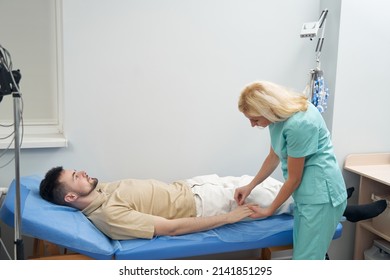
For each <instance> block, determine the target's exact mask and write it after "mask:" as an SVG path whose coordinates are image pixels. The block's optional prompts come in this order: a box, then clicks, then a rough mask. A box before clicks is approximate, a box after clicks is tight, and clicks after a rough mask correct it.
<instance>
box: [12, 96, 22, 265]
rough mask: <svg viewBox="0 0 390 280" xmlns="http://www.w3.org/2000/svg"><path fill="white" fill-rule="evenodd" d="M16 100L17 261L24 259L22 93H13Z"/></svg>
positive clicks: (15, 242)
mask: <svg viewBox="0 0 390 280" xmlns="http://www.w3.org/2000/svg"><path fill="white" fill-rule="evenodd" d="M12 96H13V100H14V128H15V139H14V144H15V183H16V186H15V187H16V188H15V190H16V193H15V241H14V245H15V259H17V260H23V259H24V244H23V239H22V237H21V210H20V134H19V129H20V114H21V111H20V93H19V92H17V93H13V94H12Z"/></svg>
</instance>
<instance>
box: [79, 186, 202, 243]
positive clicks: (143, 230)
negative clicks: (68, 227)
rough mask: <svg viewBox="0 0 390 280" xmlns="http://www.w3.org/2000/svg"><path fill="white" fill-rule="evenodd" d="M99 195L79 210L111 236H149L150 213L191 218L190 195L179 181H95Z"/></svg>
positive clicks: (193, 202)
mask: <svg viewBox="0 0 390 280" xmlns="http://www.w3.org/2000/svg"><path fill="white" fill-rule="evenodd" d="M96 191H98V192H99V196H98V198H97V199H96V200H94V201H93V202H92V203H91V204H90V205H89V206H88V207H86V208H85V209H84V210H83V211H82V212H83V214H84V215H86V216H87V218H88V219H89V220H91V221H92V222H93V223H94V224H95V226H96V227H97V228H98V229H99V230H101V231H102V232H103V233H105V234H106V235H107V236H109V237H111V238H112V239H132V238H148V239H150V238H152V237H153V235H154V222H153V216H160V217H164V218H167V219H175V218H183V217H195V216H196V207H195V200H194V194H193V193H192V191H191V189H190V188H189V187H188V186H187V185H186V184H184V183H182V182H174V183H172V184H166V183H163V182H160V181H157V180H137V179H126V180H121V181H116V182H111V183H99V184H98V186H97V187H96Z"/></svg>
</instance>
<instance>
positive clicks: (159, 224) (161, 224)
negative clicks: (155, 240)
mask: <svg viewBox="0 0 390 280" xmlns="http://www.w3.org/2000/svg"><path fill="white" fill-rule="evenodd" d="M251 214H253V211H252V210H250V209H249V208H248V207H247V206H246V205H243V206H239V207H237V208H236V209H234V210H233V211H231V212H229V213H226V214H221V215H217V216H211V217H192V218H179V219H172V220H169V219H165V218H162V217H158V216H154V217H153V219H154V235H181V234H187V233H192V232H198V231H204V230H209V229H213V228H217V227H220V226H223V225H226V224H232V223H236V222H238V221H241V220H242V219H244V218H246V217H248V216H250V215H251Z"/></svg>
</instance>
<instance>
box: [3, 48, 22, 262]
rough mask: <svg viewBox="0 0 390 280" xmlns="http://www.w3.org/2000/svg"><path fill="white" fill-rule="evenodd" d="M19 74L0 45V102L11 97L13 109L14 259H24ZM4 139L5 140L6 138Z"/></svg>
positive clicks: (9, 56) (7, 53) (10, 135)
mask: <svg viewBox="0 0 390 280" xmlns="http://www.w3.org/2000/svg"><path fill="white" fill-rule="evenodd" d="M20 79H21V74H20V71H19V70H12V60H11V55H10V54H9V52H8V51H7V50H6V49H5V48H3V46H1V45H0V102H1V101H2V100H3V97H4V96H6V95H12V97H13V101H14V102H13V109H14V123H13V125H14V131H13V132H12V133H11V134H9V135H8V136H7V137H12V136H13V140H12V142H13V143H14V152H15V155H14V159H15V183H16V191H15V215H14V219H15V240H14V246H15V247H14V249H15V254H14V255H15V259H24V256H23V255H24V252H23V251H24V246H23V240H22V238H21V207H20V164H19V161H20V159H19V157H20V145H21V141H20V133H19V128H20V120H21V119H22V110H21V103H20V99H21V97H22V94H21V93H20V91H19V81H20ZM7 137H6V138H7ZM12 142H11V143H12Z"/></svg>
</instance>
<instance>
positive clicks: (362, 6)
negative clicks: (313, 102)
mask: <svg viewBox="0 0 390 280" xmlns="http://www.w3.org/2000/svg"><path fill="white" fill-rule="evenodd" d="M389 9H390V3H389V2H388V1H383V0H373V1H364V0H359V1H355V0H343V1H342V5H341V20H340V38H339V46H338V59H337V75H336V83H335V84H336V88H335V91H336V94H335V101H334V113H333V129H332V134H333V142H334V145H335V151H336V155H337V158H338V159H339V161H340V164H344V159H345V157H346V156H347V155H348V154H352V153H377V152H378V153H381V152H387V153H388V152H389V150H390V126H389V121H390V110H389V108H388V107H389V104H390V90H389V88H388V87H387V81H388V79H389V77H388V75H389V65H390V54H389V51H388V50H390V32H389V30H390V18H389V17H388V14H387V12H388V11H389ZM344 178H345V180H346V183H347V186H348V187H358V186H359V178H358V176H357V175H355V174H352V173H351V172H348V171H345V172H344ZM357 198H358V193H355V194H354V196H353V198H352V199H351V201H350V202H349V203H350V204H354V203H357ZM344 228H345V231H344V234H343V236H342V238H340V239H339V240H337V241H336V242H334V244H333V246H334V247H333V248H334V249H335V251H338V252H339V254H340V258H352V256H353V244H354V236H355V235H354V228H355V226H354V224H351V223H345V227H344ZM340 246H342V248H343V250H342V251H341V250H340V249H339V248H340Z"/></svg>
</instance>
